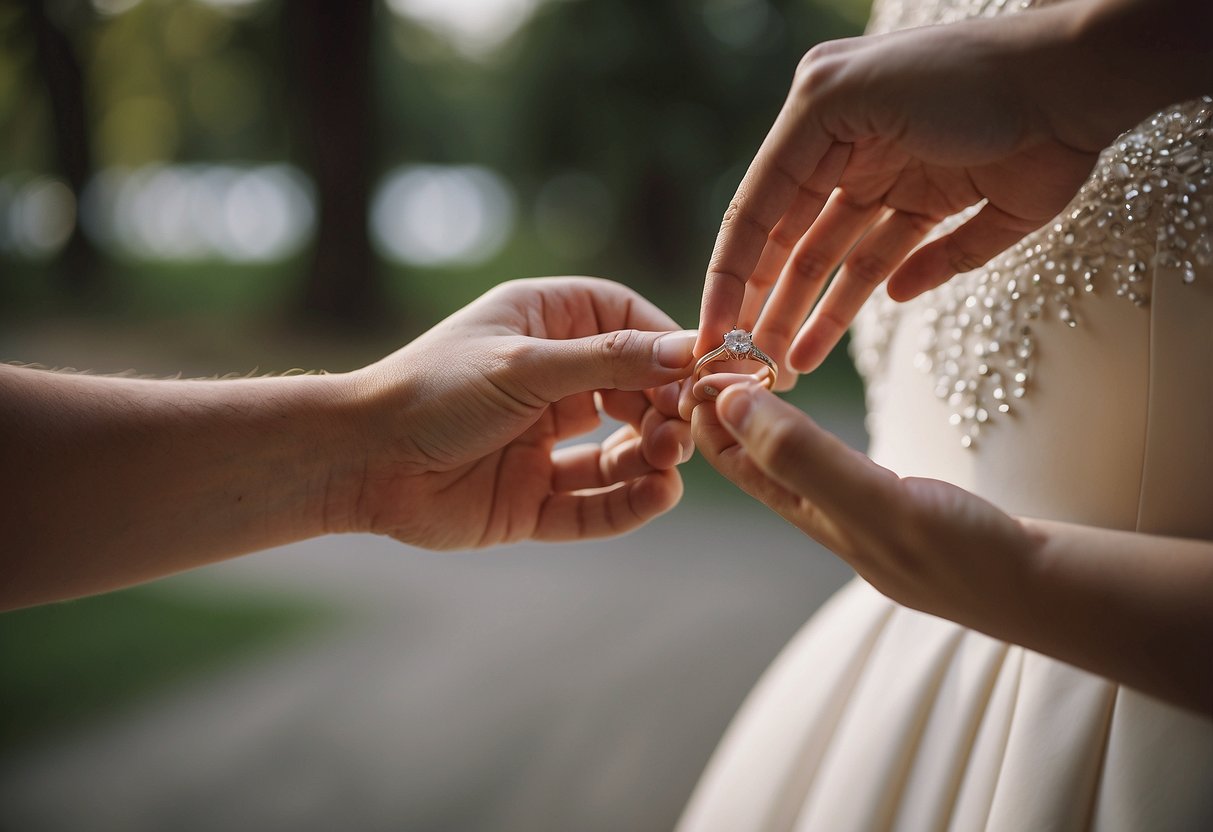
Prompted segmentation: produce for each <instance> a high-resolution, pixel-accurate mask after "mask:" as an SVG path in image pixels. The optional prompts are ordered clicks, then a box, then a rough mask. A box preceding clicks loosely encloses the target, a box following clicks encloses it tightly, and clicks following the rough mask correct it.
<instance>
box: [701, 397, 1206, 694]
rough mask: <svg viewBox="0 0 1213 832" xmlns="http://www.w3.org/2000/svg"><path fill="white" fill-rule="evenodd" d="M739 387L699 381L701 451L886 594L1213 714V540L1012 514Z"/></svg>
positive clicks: (773, 398) (916, 607) (776, 400)
mask: <svg viewBox="0 0 1213 832" xmlns="http://www.w3.org/2000/svg"><path fill="white" fill-rule="evenodd" d="M742 378H744V377H736V376H726V375H722V374H721V375H714V376H708V377H705V381H710V382H711V383H713V384H715V385H719V386H720V387H722V388H723V389H724V392H722V393H721V394H720V396H719V397H718V398H717V399H716V402H715V403H714V404H703V405H700V406H699V407H697V408H696V409H695V415H694V423H693V431H694V435H695V439H696V442H697V444H698V446H699V449H700V451H701V452H702V453H703V455H704V457H705V458H706V459H707V460H708V461H709V462H710V463H711V464H712V465H713V466H714V467H715V468H716V469H717V470H718V471H720V472H721V473H722V474H724V475H725V476H726V477H728V478H729V479H730V480H732V481H733V482H735V483H736V484H737V485H738V486H740V487H741V489H742V490H744V491H745V492H747V493H748V494H750V495H751V496H753V497H755V498H757V499H759V500H761V501H762V502H764V503H766V504H767V505H768V506H770V507H771V508H772V509H773V510H774V511H776V512H777V513H778V514H780V515H781V516H782V517H783V518H784V519H786V520H788V521H789V522H790V523H792V524H793V525H795V526H796V527H797V528H799V529H801V530H802V531H803V532H805V534H807V535H809V536H810V537H812V538H813V539H814V540H817V541H818V542H819V543H821V544H822V545H824V546H826V547H828V548H829V549H831V550H832V551H833V552H835V553H836V554H838V555H839V556H840V557H842V558H843V559H844V560H846V561H847V563H849V564H850V565H851V566H852V567H854V569H855V570H856V572H858V573H859V574H860V575H861V576H862V577H864V578H865V579H866V580H867V581H868V582H869V583H871V584H872V586H874V587H875V588H876V589H877V590H879V591H881V592H883V593H884V594H885V595H887V596H889V597H890V598H892V599H893V600H895V601H897V602H899V603H901V604H904V605H906V606H909V607H913V608H914V609H918V610H922V611H924V612H928V613H931V614H933V615H938V616H941V617H944V618H948V619H950V620H952V621H956V622H957V623H959V624H963V625H965V626H967V627H971V628H973V629H975V630H979V631H981V632H984V633H986V634H988V635H991V636H993V637H995V638H999V639H1002V640H1004V641H1010V642H1013V643H1016V644H1021V645H1023V646H1025V647H1028V648H1031V649H1033V650H1036V651H1038V652H1041V653H1044V654H1045V655H1049V656H1053V657H1055V658H1059V659H1061V660H1063V661H1066V662H1069V663H1071V664H1074V665H1077V666H1078V667H1081V668H1084V669H1086V670H1090V671H1092V672H1094V673H1097V674H1100V675H1102V676H1106V677H1108V678H1110V679H1115V680H1117V681H1120V682H1123V683H1125V684H1128V685H1131V686H1133V687H1135V688H1138V689H1140V690H1143V691H1145V692H1147V693H1150V694H1153V695H1155V696H1158V697H1160V698H1162V699H1165V700H1168V701H1170V702H1173V703H1175V704H1178V705H1181V706H1183V707H1187V708H1191V709H1194V710H1198V711H1202V712H1204V713H1206V714H1210V715H1213V603H1210V601H1209V599H1210V598H1213V543H1209V542H1206V541H1193V540H1182V539H1177V538H1166V537H1159V536H1153V535H1145V534H1136V533H1132V532H1121V531H1111V530H1106V529H1094V528H1090V527H1086V526H1079V525H1075V524H1067V523H1056V522H1043V521H1036V520H1026V519H1019V518H1015V517H1011V516H1010V515H1008V514H1006V513H1005V512H1002V511H1000V510H999V509H998V508H996V507H995V506H993V505H991V504H990V503H988V502H986V501H985V500H982V499H981V498H979V497H976V496H975V495H973V494H970V493H969V492H967V491H965V490H963V489H960V488H957V487H956V486H953V485H951V484H949V483H946V482H942V481H939V480H932V479H923V478H917V477H907V478H900V477H898V476H897V475H896V474H894V473H893V472H892V471H889V470H887V469H885V468H882V467H881V466H879V465H877V464H876V463H874V462H872V461H871V460H870V459H868V458H867V457H866V456H864V455H863V454H861V453H859V452H858V451H855V450H853V449H851V448H849V447H847V446H846V445H845V444H844V443H842V442H841V441H839V440H838V439H837V438H836V437H834V436H832V435H831V434H829V433H827V432H826V431H823V430H822V429H821V428H820V427H818V426H817V425H816V424H815V423H814V422H813V420H812V419H810V418H809V417H808V416H807V415H805V414H804V413H802V412H800V411H799V410H797V409H796V408H795V407H793V406H792V405H790V404H788V403H786V402H783V401H781V400H780V399H779V398H778V397H777V396H775V395H774V394H773V393H770V392H768V391H766V390H764V389H763V388H762V387H761V386H759V385H756V384H754V383H752V382H749V381H742V380H741V379H742ZM975 554H980V557H975V556H974V555H975Z"/></svg>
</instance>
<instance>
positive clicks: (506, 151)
mask: <svg viewBox="0 0 1213 832" xmlns="http://www.w3.org/2000/svg"><path fill="white" fill-rule="evenodd" d="M866 15H867V0H383V1H382V2H370V0H343V2H322V0H290V2H286V0H46V2H37V1H36V0H28V1H27V2H21V1H20V0H0V360H3V361H13V362H23V363H27V362H28V363H38V364H42V365H46V366H51V367H73V368H80V369H86V370H90V371H94V372H124V371H133V372H136V373H141V374H150V375H171V374H177V373H181V374H183V375H186V376H192V375H224V374H241V375H242V374H246V373H249V372H280V371H286V370H289V369H292V368H297V367H301V368H305V369H325V370H329V371H341V370H347V369H351V368H354V367H357V366H361V365H362V364H365V363H367V362H369V361H372V360H374V359H376V358H378V357H380V356H381V355H383V354H385V353H386V352H388V351H391V350H393V349H395V348H396V347H398V346H400V345H401V344H403V343H405V342H406V341H407V340H409V339H410V338H411V337H413V336H415V335H416V334H418V333H419V332H421V331H423V330H424V329H426V328H427V327H428V326H430V325H432V324H433V323H434V322H436V321H437V320H439V319H440V318H442V317H443V316H445V315H447V314H449V313H450V312H452V311H454V310H455V309H457V308H459V307H460V306H462V305H463V304H465V303H467V302H468V301H470V300H471V299H473V298H475V297H476V296H478V295H480V294H481V293H482V292H483V291H485V290H486V289H487V288H489V287H490V286H492V285H494V284H496V283H499V282H501V281H503V280H508V279H511V278H515V277H524V276H533V275H542V274H593V275H600V276H604V277H610V278H613V279H615V280H619V281H621V282H623V283H626V284H628V285H630V286H632V287H633V288H635V289H637V290H638V291H640V292H641V293H642V294H644V295H646V296H648V297H650V298H651V299H652V300H654V301H655V302H656V303H657V304H658V305H660V306H662V307H663V308H665V309H666V310H667V311H669V312H670V313H671V314H672V315H673V316H674V317H675V318H676V319H678V320H679V321H680V322H681V323H682V324H683V325H686V326H694V325H695V321H696V317H697V311H698V303H699V295H700V291H701V288H702V278H703V270H704V266H705V264H706V262H707V258H708V255H709V253H710V251H711V246H712V242H713V239H714V236H715V232H716V229H717V227H718V224H719V220H720V216H721V214H722V213H723V211H724V209H725V207H726V205H727V203H728V200H729V198H730V197H731V196H732V194H733V191H734V189H735V188H736V186H737V183H738V182H739V181H740V178H741V175H742V173H743V172H744V170H745V167H746V165H747V163H748V161H749V159H750V158H751V156H752V155H753V152H754V150H755V149H756V148H757V146H758V144H759V143H760V142H761V139H762V137H763V135H765V133H766V131H767V129H768V127H769V126H770V123H771V121H772V119H773V118H774V116H775V114H776V113H777V112H778V109H779V106H780V104H781V103H782V100H783V97H784V95H785V93H786V90H787V87H788V84H789V82H790V80H791V77H792V73H793V71H794V69H795V66H796V63H797V61H798V60H799V58H800V57H801V55H803V53H804V52H805V51H806V50H807V49H808V48H809V47H811V46H812V45H813V44H814V43H817V42H819V41H822V40H829V39H833V38H838V37H845V36H850V35H854V34H858V33H859V32H860V31H861V30H862V26H863V23H864V21H865V19H866ZM791 397H792V398H793V399H794V400H795V401H797V402H798V403H799V404H801V405H802V406H803V407H805V408H806V409H807V410H809V411H810V412H811V413H812V414H813V415H814V416H815V417H816V418H817V419H818V420H819V421H820V422H822V423H823V424H825V425H826V426H827V427H829V428H831V429H833V430H835V431H836V432H837V433H839V434H840V435H841V436H843V437H844V438H845V439H846V440H847V441H849V442H851V443H852V444H855V445H857V446H861V445H862V444H863V443H864V441H865V439H864V433H863V425H862V391H861V387H860V384H859V382H858V380H857V378H856V376H855V374H854V371H853V370H852V368H851V366H850V364H849V362H848V360H847V357H846V354H845V351H842V350H839V351H836V354H835V355H834V356H832V357H831V359H830V361H829V362H827V364H826V366H825V367H824V368H823V369H822V370H821V371H819V372H818V373H816V374H814V376H813V377H812V378H810V379H805V380H802V382H801V384H800V385H799V386H798V388H797V390H796V391H794V392H793V393H792V394H791ZM685 477H686V479H687V496H686V498H685V500H684V503H683V505H681V506H680V507H679V508H678V509H677V510H676V511H674V512H672V513H671V514H670V515H668V516H666V517H664V518H662V519H660V520H659V521H657V522H655V523H654V524H651V525H650V526H649V527H647V528H645V529H644V530H641V531H640V532H637V533H635V534H633V535H630V536H628V537H626V538H624V539H622V540H619V541H611V542H605V543H594V544H587V545H584V546H577V547H560V546H529V545H521V546H515V547H509V548H507V549H504V550H498V551H494V552H490V553H466V554H457V555H449V556H448V555H444V556H442V557H439V556H436V555H432V554H427V553H424V552H418V551H412V550H409V549H407V548H404V547H400V546H399V545H396V544H393V543H391V542H390V541H384V540H380V539H377V538H373V537H363V536H349V537H343V538H326V539H322V540H316V541H310V542H308V543H306V544H302V545H299V546H292V547H286V548H284V549H280V550H275V551H271V552H267V553H263V554H259V555H256V556H253V557H250V558H244V559H241V560H240V561H237V562H232V563H228V564H222V565H219V566H216V567H212V568H208V569H204V570H199V571H197V572H195V573H191V574H189V575H184V576H180V577H177V578H173V579H170V580H166V581H162V582H159V583H157V584H154V585H151V586H148V587H143V588H139V589H135V590H130V591H126V592H120V593H114V594H111V595H107V596H102V597H99V598H93V599H85V600H82V601H78V602H72V603H67V604H60V605H55V606H51V607H45V608H40V609H35V610H29V611H22V612H17V613H9V614H5V615H3V616H0V828H3V829H10V828H11V829H23V830H24V829H78V828H88V829H124V830H141V829H162V828H174V829H215V828H229V827H235V828H259V829H274V828H280V827H281V828H287V827H289V828H292V829H331V828H334V827H337V826H340V827H342V828H348V829H380V828H383V829H421V830H429V829H433V830H447V829H473V830H480V829H484V830H498V829H532V830H534V829H579V830H593V829H631V830H644V829H668V828H670V826H671V825H672V824H673V822H674V820H675V818H676V817H677V814H678V812H679V810H680V808H681V806H682V805H683V803H685V801H686V799H687V796H688V795H689V792H690V789H691V788H692V786H693V784H694V782H695V780H696V778H697V777H698V775H699V772H700V770H701V769H702V767H703V765H704V764H705V762H706V760H707V757H708V755H709V754H710V753H711V750H712V748H713V747H714V745H715V744H716V742H717V741H718V739H719V736H720V733H721V732H722V731H723V729H724V727H725V725H726V724H727V722H728V719H729V717H730V716H731V715H732V713H733V712H734V710H735V709H736V708H737V706H738V704H739V703H740V701H741V699H742V698H743V697H744V695H745V693H746V692H747V691H748V690H749V688H750V687H751V686H752V685H753V683H754V681H755V680H756V679H757V677H758V675H759V674H760V673H761V672H762V670H763V668H764V667H765V666H766V665H767V664H768V663H769V662H770V660H771V659H772V658H773V656H774V655H775V654H776V653H777V652H778V650H779V648H780V647H781V646H782V645H783V644H784V643H785V642H786V641H787V639H788V638H789V637H790V636H791V635H792V634H793V633H794V632H795V631H796V630H797V629H798V627H799V626H800V625H801V624H802V623H803V622H804V621H805V620H806V619H807V618H808V616H809V615H810V614H811V613H812V611H813V609H815V608H816V606H817V605H819V604H820V603H821V602H822V601H823V600H824V599H825V598H826V597H828V595H829V594H830V593H831V592H832V591H833V590H834V589H835V588H836V587H837V586H839V585H840V584H841V583H842V582H843V581H844V580H846V578H847V576H848V572H847V570H846V569H845V568H844V567H842V566H840V565H839V564H838V563H837V562H836V561H835V560H834V559H833V558H832V557H831V556H830V555H828V553H825V552H822V551H821V550H819V549H817V548H815V547H814V546H813V545H812V544H811V542H810V541H808V540H807V539H806V538H804V537H802V536H800V535H799V534H798V533H796V532H795V531H794V530H792V529H790V528H787V527H786V526H784V525H783V524H782V522H781V521H779V520H778V519H777V518H775V517H774V516H773V515H769V514H767V513H766V512H765V511H764V510H763V509H762V508H761V507H759V506H757V505H755V504H753V503H752V502H751V501H749V498H747V497H745V496H744V495H741V494H740V493H738V492H736V491H734V490H733V489H732V488H731V487H730V486H728V485H727V483H724V482H723V481H722V480H721V479H720V478H719V477H718V476H717V475H716V474H715V473H714V472H712V471H711V470H710V469H709V468H708V467H707V466H706V465H704V464H703V463H702V462H701V461H700V460H698V459H696V460H693V461H692V462H691V463H690V464H689V465H688V466H687V467H686V474H685ZM48 496H50V495H48ZM64 510H65V511H69V510H70V506H65V507H64Z"/></svg>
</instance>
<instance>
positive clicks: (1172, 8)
mask: <svg viewBox="0 0 1213 832" xmlns="http://www.w3.org/2000/svg"><path fill="white" fill-rule="evenodd" d="M1032 14H1034V15H1040V20H1039V22H1040V23H1042V24H1045V26H1044V30H1045V31H1046V32H1052V34H1050V35H1046V40H1047V41H1048V42H1049V45H1048V46H1047V47H1046V51H1047V57H1045V58H1044V59H1043V60H1041V61H1039V69H1040V70H1043V71H1037V72H1036V73H1035V75H1034V78H1035V79H1036V80H1035V86H1036V89H1035V92H1036V97H1037V98H1040V99H1042V100H1043V102H1045V107H1046V108H1047V109H1048V110H1049V116H1050V126H1051V128H1052V129H1053V130H1054V133H1055V135H1057V136H1058V137H1059V138H1061V139H1062V140H1064V141H1066V142H1067V143H1069V144H1071V145H1072V146H1074V147H1077V148H1079V149H1082V150H1088V151H1098V150H1102V149H1103V148H1104V147H1107V146H1108V145H1110V144H1111V143H1112V142H1113V141H1115V139H1116V137H1117V136H1119V135H1120V134H1121V133H1123V132H1124V131H1126V130H1129V129H1131V128H1132V127H1134V126H1135V125H1136V124H1138V123H1140V122H1141V121H1142V120H1143V119H1145V118H1146V117H1148V116H1149V115H1150V114H1151V113H1154V112H1157V111H1158V110H1161V109H1163V108H1165V107H1167V106H1170V105H1173V104H1178V103H1181V102H1183V101H1188V100H1191V99H1193V98H1196V97H1198V96H1200V95H1203V94H1208V93H1211V92H1213V64H1211V62H1210V61H1209V58H1208V56H1209V54H1210V52H1213V4H1209V3H1208V0H1071V2H1066V3H1060V4H1057V5H1056V6H1050V7H1048V8H1045V9H1042V10H1040V11H1039V12H1033V13H1032ZM1024 16H1025V17H1026V16H1028V15H1024ZM1046 18H1047V19H1046Z"/></svg>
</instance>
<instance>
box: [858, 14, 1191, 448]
mask: <svg viewBox="0 0 1213 832" xmlns="http://www.w3.org/2000/svg"><path fill="white" fill-rule="evenodd" d="M899 5H900V2H894V3H887V4H885V5H884V7H883V8H882V10H880V11H878V12H877V14H876V15H874V17H873V23H874V27H873V28H876V24H878V23H883V22H888V12H889V11H890V7H891V6H899ZM921 5H928V6H929V5H930V4H921ZM962 5H967V6H968V7H969V9H970V14H969V15H967V16H971V15H972V11H973V10H978V11H980V10H983V9H986V8H987V7H989V6H994V5H999V6H1004V5H1015V6H1017V7H1019V6H1022V5H1024V4H1023V3H1022V0H1016V2H1015V3H1014V4H997V3H986V4H978V3H968V4H964V3H961V2H955V1H954V2H952V3H946V2H945V3H944V4H943V6H944V7H945V9H951V8H952V7H960V6H962ZM934 20H935V21H938V20H939V17H938V16H935V17H934ZM899 22H900V21H899ZM923 22H926V21H923ZM1211 184H1213V98H1209V97H1205V98H1201V99H1198V100H1195V101H1191V102H1188V103H1186V104H1182V105H1179V106H1176V107H1172V108H1168V109H1166V110H1164V111H1162V112H1160V113H1158V114H1156V115H1155V116H1153V117H1152V118H1150V119H1147V120H1146V121H1145V122H1143V123H1142V124H1140V125H1138V126H1137V127H1136V128H1134V129H1132V130H1130V131H1128V132H1126V133H1125V134H1123V135H1122V136H1121V137H1120V138H1119V139H1117V141H1116V142H1115V143H1114V144H1113V145H1112V146H1111V147H1109V148H1108V149H1107V150H1105V151H1104V153H1103V154H1102V155H1101V156H1100V158H1099V161H1098V162H1097V163H1096V165H1095V169H1094V171H1093V172H1092V174H1091V176H1090V178H1089V179H1088V180H1087V182H1086V183H1085V184H1084V185H1083V187H1082V188H1081V189H1080V190H1079V192H1078V194H1077V195H1076V196H1075V197H1074V199H1073V200H1072V201H1071V203H1070V205H1069V206H1067V207H1066V209H1065V210H1064V211H1063V212H1062V213H1061V214H1060V215H1058V217H1057V218H1056V219H1055V220H1054V221H1053V223H1051V224H1050V225H1046V226H1045V227H1043V228H1041V229H1039V230H1038V231H1036V232H1034V233H1032V234H1031V235H1029V236H1028V237H1025V238H1024V239H1023V240H1021V241H1020V242H1019V243H1018V244H1016V245H1015V246H1013V247H1012V248H1010V249H1008V250H1007V251H1006V252H1004V253H1003V254H1001V255H999V256H998V257H996V258H995V259H994V260H992V261H990V262H989V263H987V264H986V265H985V266H982V267H981V268H979V269H976V270H974V271H971V272H967V273H965V274H962V275H957V276H956V277H954V278H953V279H952V280H951V281H949V282H948V283H945V284H943V285H942V286H940V287H938V288H936V289H934V290H932V291H931V292H929V293H927V294H926V295H924V298H923V301H924V302H923V303H922V304H914V305H913V306H912V307H903V306H901V305H899V304H897V303H895V302H894V301H892V300H890V299H889V297H888V295H887V294H886V293H884V292H880V293H878V294H877V295H874V296H873V298H872V300H871V301H869V303H868V304H867V305H866V306H865V307H864V309H863V311H862V312H861V314H860V316H859V318H857V320H856V326H855V329H854V331H853V339H852V355H853V357H854V359H855V363H856V366H857V367H858V369H859V371H860V372H861V373H862V374H863V376H864V377H865V379H866V380H867V382H868V389H869V397H870V398H871V399H872V401H873V402H874V401H875V400H876V399H877V398H878V391H879V387H880V382H881V380H882V376H883V374H884V372H885V366H884V364H885V353H886V351H887V349H888V346H889V341H890V339H891V337H892V334H893V331H894V329H895V327H896V326H897V323H898V320H899V318H900V316H901V315H902V314H908V315H914V314H918V315H921V323H922V336H921V337H922V341H921V346H920V349H919V351H918V353H917V354H916V355H915V360H914V363H915V366H916V367H918V368H919V369H920V370H922V371H923V372H925V373H928V374H930V375H932V376H933V378H934V383H935V393H936V395H937V396H939V398H941V399H943V400H944V401H946V402H947V404H948V408H949V410H950V413H949V417H948V419H949V422H950V423H951V424H952V425H953V426H955V427H956V428H958V430H959V431H960V443H961V445H962V446H963V447H966V448H969V447H973V446H974V445H975V443H976V442H977V439H978V437H979V436H980V434H981V431H982V430H983V428H984V427H986V426H987V423H989V422H992V421H993V420H994V419H995V418H996V416H997V415H998V414H1000V413H1009V412H1011V410H1012V408H1013V407H1014V406H1015V402H1016V400H1018V399H1022V398H1023V397H1024V396H1026V395H1028V393H1029V391H1030V389H1031V381H1032V377H1033V374H1034V373H1035V372H1036V371H1037V368H1036V366H1035V360H1034V352H1035V344H1036V339H1035V335H1034V327H1037V326H1043V325H1049V324H1054V323H1056V324H1064V325H1066V326H1069V327H1076V326H1078V325H1079V322H1080V320H1081V318H1080V314H1079V311H1080V308H1081V300H1082V298H1083V296H1085V295H1087V294H1091V293H1097V292H1104V291H1114V292H1115V294H1116V295H1117V296H1120V297H1123V298H1125V299H1126V300H1128V301H1131V302H1133V303H1135V304H1137V305H1138V306H1146V305H1148V303H1149V301H1150V287H1151V281H1152V279H1153V275H1154V271H1155V269H1158V268H1162V269H1166V270H1168V271H1170V272H1171V273H1173V274H1176V275H1177V277H1176V279H1178V280H1181V281H1183V282H1185V283H1191V282H1193V281H1194V280H1195V279H1196V274H1197V270H1198V269H1199V268H1204V267H1207V266H1209V265H1210V264H1213V229H1210V228H1209V227H1208V217H1207V214H1208V212H1209V211H1213V204H1209V203H1210V202H1211V201H1213V193H1211V190H1210V185H1211ZM975 210H976V208H974V209H970V211H968V212H965V213H964V214H961V215H959V216H957V217H953V218H951V219H950V220H949V221H947V222H946V223H944V224H942V225H941V228H940V232H939V233H946V232H947V231H949V230H951V229H952V228H955V227H956V226H957V225H958V224H959V223H960V222H963V221H964V220H965V219H967V218H968V217H969V216H972V214H973V213H974V212H975Z"/></svg>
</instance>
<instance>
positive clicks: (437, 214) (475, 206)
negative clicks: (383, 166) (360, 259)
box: [371, 165, 515, 266]
mask: <svg viewBox="0 0 1213 832" xmlns="http://www.w3.org/2000/svg"><path fill="white" fill-rule="evenodd" d="M514 213H515V209H514V196H513V193H512V192H511V190H510V188H509V186H508V185H507V184H506V183H505V182H504V181H503V180H502V179H501V177H500V176H498V175H497V174H495V173H493V172H492V171H491V170H488V169H487V168H483V167H477V166H473V165H462V166H458V165H457V166H439V165H415V166H406V167H403V168H399V169H397V170H395V171H393V172H391V173H389V174H388V176H387V177H386V178H385V180H384V183H383V185H382V186H381V187H380V188H379V191H378V192H377V193H376V194H375V198H374V201H373V203H372V206H371V236H372V239H373V240H374V242H375V245H376V247H377V248H378V249H379V251H380V253H381V254H382V255H383V256H384V257H387V258H388V259H390V260H394V261H396V262H398V263H404V264H407V265H414V266H449V265H471V264H476V263H482V262H484V261H485V260H488V259H489V258H490V257H492V256H493V255H494V254H496V253H497V252H498V251H499V250H500V249H501V247H502V246H503V245H504V244H505V243H506V241H507V240H508V239H509V235H510V232H511V231H512V229H513V226H514Z"/></svg>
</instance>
